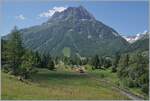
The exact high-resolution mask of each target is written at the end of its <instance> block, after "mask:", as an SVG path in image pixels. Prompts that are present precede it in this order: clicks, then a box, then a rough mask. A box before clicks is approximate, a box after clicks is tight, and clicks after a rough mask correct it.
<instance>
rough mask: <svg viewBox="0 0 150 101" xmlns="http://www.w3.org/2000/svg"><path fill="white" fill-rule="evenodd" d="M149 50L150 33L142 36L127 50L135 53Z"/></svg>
mask: <svg viewBox="0 0 150 101" xmlns="http://www.w3.org/2000/svg"><path fill="white" fill-rule="evenodd" d="M148 50H149V32H148V31H147V32H145V33H144V34H141V35H140V37H139V38H138V39H137V40H136V41H135V42H133V43H131V44H130V45H129V46H128V47H126V48H125V51H126V52H134V51H148Z"/></svg>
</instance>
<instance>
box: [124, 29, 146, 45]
mask: <svg viewBox="0 0 150 101" xmlns="http://www.w3.org/2000/svg"><path fill="white" fill-rule="evenodd" d="M147 33H148V31H147V30H145V31H144V32H142V33H137V34H136V35H133V36H123V38H124V39H125V40H127V41H128V42H129V43H133V42H135V41H137V40H139V39H140V38H142V37H143V36H144V35H145V34H147Z"/></svg>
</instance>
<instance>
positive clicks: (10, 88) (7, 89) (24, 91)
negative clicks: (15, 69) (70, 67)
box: [1, 69, 128, 100]
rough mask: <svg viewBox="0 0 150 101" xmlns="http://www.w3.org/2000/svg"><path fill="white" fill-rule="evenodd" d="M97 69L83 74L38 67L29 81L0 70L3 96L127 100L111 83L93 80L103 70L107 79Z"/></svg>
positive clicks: (13, 97) (9, 97)
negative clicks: (23, 80) (25, 81)
mask: <svg viewBox="0 0 150 101" xmlns="http://www.w3.org/2000/svg"><path fill="white" fill-rule="evenodd" d="M96 72H97V71H94V72H90V73H89V74H88V75H86V74H79V73H75V72H68V71H49V70H46V69H41V70H39V73H37V74H35V75H33V76H32V79H30V80H29V81H28V82H29V83H28V84H26V83H24V82H20V81H18V80H17V79H16V78H15V77H13V76H10V75H8V74H5V73H2V87H1V88H2V99H7V100H8V99H9V100H10V99H13V100H18V99H19V100H26V99H28V100H29V99H30V100H31V99H32V100H37V99H38V100H49V99H65V100H68V99H70V100H72V99H78V100H84V99H86V100H88V99H93V100H97V99H103V100H113V99H114V100H117V99H121V100H123V99H128V97H126V96H124V95H122V94H121V93H120V92H119V91H117V90H116V89H114V88H113V87H112V86H111V85H109V84H106V83H105V82H101V81H99V80H96V79H102V78H103V77H100V75H101V74H102V72H103V73H104V76H105V77H104V78H108V77H107V74H106V73H105V71H101V72H97V73H96ZM108 75H109V73H108ZM110 75H113V74H110ZM94 78H95V79H94ZM114 79H115V77H114Z"/></svg>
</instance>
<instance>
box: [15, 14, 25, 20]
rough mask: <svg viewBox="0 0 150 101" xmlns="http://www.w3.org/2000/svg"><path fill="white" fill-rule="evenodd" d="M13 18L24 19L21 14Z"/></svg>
mask: <svg viewBox="0 0 150 101" xmlns="http://www.w3.org/2000/svg"><path fill="white" fill-rule="evenodd" d="M15 18H16V19H19V20H25V19H26V17H24V16H23V15H22V14H20V15H18V16H16V17H15Z"/></svg>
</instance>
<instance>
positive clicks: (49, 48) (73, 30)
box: [21, 6, 128, 56]
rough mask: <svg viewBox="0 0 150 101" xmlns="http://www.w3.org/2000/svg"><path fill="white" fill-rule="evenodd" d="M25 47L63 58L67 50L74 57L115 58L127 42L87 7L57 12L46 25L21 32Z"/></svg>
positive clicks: (70, 8) (69, 8)
mask: <svg viewBox="0 0 150 101" xmlns="http://www.w3.org/2000/svg"><path fill="white" fill-rule="evenodd" d="M21 32H22V33H23V35H22V36H23V42H24V45H25V47H27V48H30V49H33V50H34V51H39V52H40V53H51V54H52V55H53V56H58V55H63V50H64V49H65V48H67V49H70V54H71V56H73V55H75V54H77V53H78V54H80V55H81V56H92V55H95V54H99V55H106V54H107V55H112V54H114V53H115V52H117V51H122V50H123V49H124V48H125V47H126V46H127V45H128V42H127V41H126V40H125V39H124V38H122V36H120V35H119V34H118V32H116V31H115V30H114V29H112V28H110V27H109V26H106V25H105V24H103V23H102V22H100V21H97V20H96V19H95V18H94V16H93V15H92V14H90V13H89V12H88V11H87V10H86V9H85V8H84V7H82V6H79V7H68V8H67V9H66V10H64V11H63V12H56V13H54V15H53V16H52V17H51V18H50V19H49V20H48V21H47V22H45V23H43V24H41V25H38V26H33V27H30V28H26V29H22V30H21Z"/></svg>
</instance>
